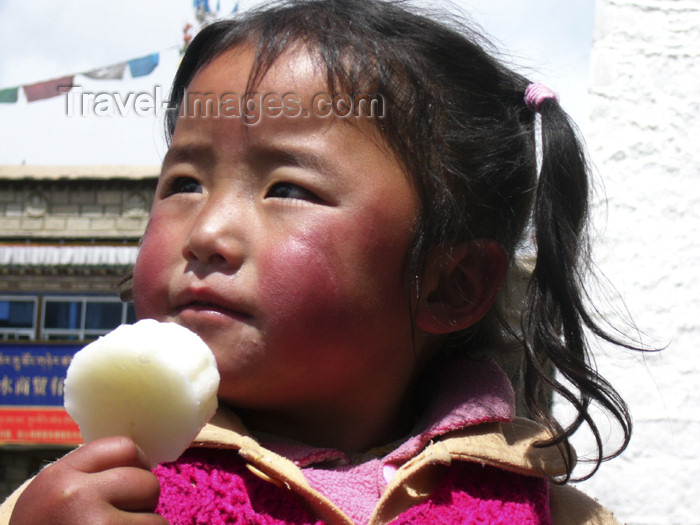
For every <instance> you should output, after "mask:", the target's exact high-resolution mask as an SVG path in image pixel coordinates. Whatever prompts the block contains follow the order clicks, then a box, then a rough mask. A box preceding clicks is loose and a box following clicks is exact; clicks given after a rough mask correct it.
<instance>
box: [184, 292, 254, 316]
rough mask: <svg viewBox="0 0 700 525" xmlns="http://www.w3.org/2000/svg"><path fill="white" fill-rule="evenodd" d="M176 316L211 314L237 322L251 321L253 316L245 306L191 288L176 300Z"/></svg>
mask: <svg viewBox="0 0 700 525" xmlns="http://www.w3.org/2000/svg"><path fill="white" fill-rule="evenodd" d="M175 312H176V314H178V315H180V314H186V313H187V312H192V313H195V314H205V315H206V314H209V315H212V314H213V315H218V316H226V317H230V318H234V319H237V320H250V319H251V318H252V315H251V314H250V313H249V311H248V309H247V308H246V307H244V306H243V305H241V304H239V303H237V302H235V301H231V300H228V299H226V298H223V297H221V296H220V295H218V294H216V293H214V292H212V291H211V290H208V289H203V288H196V289H195V288H189V289H187V290H186V291H185V292H184V293H183V294H181V295H180V296H179V297H178V298H177V300H176V308H175Z"/></svg>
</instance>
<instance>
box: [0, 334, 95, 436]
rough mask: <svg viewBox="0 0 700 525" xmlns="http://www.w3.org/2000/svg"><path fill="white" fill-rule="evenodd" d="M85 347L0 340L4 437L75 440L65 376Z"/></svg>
mask: <svg viewBox="0 0 700 525" xmlns="http://www.w3.org/2000/svg"><path fill="white" fill-rule="evenodd" d="M80 348H81V347H80V346H77V345H60V344H17V343H12V344H8V343H3V344H0V443H36V444H77V443H80V442H82V439H81V437H80V432H79V431H78V427H77V425H76V424H75V423H74V422H73V421H72V420H71V418H70V417H69V416H68V414H66V412H65V410H64V409H63V381H64V379H65V376H66V371H67V369H68V365H69V364H70V362H71V360H72V359H73V355H74V354H75V352H77V351H78V350H79V349H80Z"/></svg>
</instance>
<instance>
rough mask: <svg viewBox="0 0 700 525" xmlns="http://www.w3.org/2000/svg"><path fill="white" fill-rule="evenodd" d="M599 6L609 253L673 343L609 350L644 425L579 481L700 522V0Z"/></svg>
mask: <svg viewBox="0 0 700 525" xmlns="http://www.w3.org/2000/svg"><path fill="white" fill-rule="evenodd" d="M596 9H597V11H596V26H595V37H594V46H593V53H592V59H591V82H590V86H591V89H590V100H589V107H590V111H591V115H590V126H589V127H588V133H587V142H588V145H589V149H590V152H591V156H592V158H593V161H594V163H595V165H596V167H597V169H598V172H599V178H600V179H601V180H602V184H603V185H604V192H605V194H606V195H607V198H608V201H607V206H605V205H603V204H602V195H601V197H600V202H599V205H598V206H597V217H598V219H599V220H598V224H602V225H604V226H605V228H604V229H603V230H602V231H600V232H599V233H600V235H601V236H604V238H603V240H602V241H601V242H599V243H598V250H597V254H598V260H599V265H600V267H601V268H602V270H603V273H604V274H605V275H606V276H607V277H608V278H609V279H610V280H611V281H612V282H613V283H614V284H615V286H616V287H617V290H618V291H619V292H620V293H621V294H622V296H623V297H624V299H625V303H626V305H627V307H628V308H629V310H630V313H631V315H632V316H633V318H634V320H635V322H636V324H637V326H638V327H639V328H640V330H641V331H643V332H646V333H647V334H649V335H650V336H651V337H647V339H646V340H647V342H649V343H650V344H653V345H666V344H667V345H668V347H667V348H666V349H665V350H664V351H663V352H661V353H660V354H658V355H655V356H647V357H646V358H645V359H642V358H639V357H629V355H628V354H627V355H625V356H624V357H620V355H619V354H620V352H613V351H612V350H610V349H605V350H604V351H603V352H600V354H601V355H599V357H598V359H597V360H598V364H599V368H600V370H601V371H602V372H603V374H604V375H605V376H606V377H607V378H609V379H610V380H611V382H612V383H613V385H615V386H616V387H618V389H619V391H620V392H621V394H622V395H623V397H624V398H625V399H626V400H627V402H628V403H629V405H630V408H631V411H632V415H633V418H634V424H635V428H634V434H633V439H632V443H631V445H630V447H629V448H628V450H627V451H626V452H625V453H624V455H623V456H622V457H620V458H618V459H616V460H613V461H612V462H610V463H606V464H605V465H604V466H603V468H602V470H601V471H600V472H599V473H598V474H597V475H596V476H595V477H594V478H593V479H592V480H590V481H587V482H585V483H583V484H581V485H580V488H582V489H583V490H584V491H585V492H587V493H589V494H591V495H594V496H596V497H598V499H599V500H601V501H602V502H603V503H604V504H605V505H606V506H608V507H610V508H611V509H613V510H615V513H616V515H617V516H618V518H619V519H621V520H622V521H625V522H627V523H629V524H664V525H668V524H683V525H687V524H700V1H698V0H597V4H596ZM618 307H619V303H618ZM605 312H606V314H607V315H608V316H612V315H613V313H612V309H607V310H605ZM613 354H615V355H613ZM575 443H576V445H577V449H581V450H585V448H586V446H587V445H588V444H589V443H587V442H586V440H585V439H584V440H578V442H575Z"/></svg>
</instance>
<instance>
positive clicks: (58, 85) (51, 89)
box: [22, 75, 73, 102]
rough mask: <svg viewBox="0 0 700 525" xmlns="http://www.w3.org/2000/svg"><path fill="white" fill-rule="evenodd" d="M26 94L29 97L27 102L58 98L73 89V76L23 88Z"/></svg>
mask: <svg viewBox="0 0 700 525" xmlns="http://www.w3.org/2000/svg"><path fill="white" fill-rule="evenodd" d="M22 87H23V88H24V94H25V96H26V97H27V102H34V101H35V100H43V99H45V98H51V97H57V96H58V95H60V94H62V93H66V92H68V91H69V90H70V88H72V87H73V75H69V76H67V77H61V78H54V79H53V80H46V81H45V82H37V83H36V84H29V85H26V86H22Z"/></svg>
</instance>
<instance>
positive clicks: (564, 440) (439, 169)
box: [166, 0, 631, 479]
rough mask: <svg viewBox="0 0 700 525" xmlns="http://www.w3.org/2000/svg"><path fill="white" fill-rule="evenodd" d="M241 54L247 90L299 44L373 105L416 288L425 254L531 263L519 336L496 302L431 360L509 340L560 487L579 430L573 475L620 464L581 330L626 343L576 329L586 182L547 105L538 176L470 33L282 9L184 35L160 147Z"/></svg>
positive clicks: (359, 15)
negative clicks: (248, 56) (460, 248)
mask: <svg viewBox="0 0 700 525" xmlns="http://www.w3.org/2000/svg"><path fill="white" fill-rule="evenodd" d="M242 44H247V45H250V46H251V48H252V49H254V50H255V53H256V59H255V65H254V69H253V71H252V72H251V76H250V83H249V86H250V87H252V88H254V86H255V84H256V82H257V81H259V79H260V78H262V76H263V75H264V74H265V73H266V71H267V70H268V69H269V67H270V66H271V65H272V64H273V63H274V61H275V60H276V59H277V58H278V57H279V56H280V55H281V54H283V53H284V52H285V50H289V49H290V48H291V47H292V46H294V45H303V46H306V47H307V48H308V50H309V51H310V52H311V54H312V55H313V56H315V58H317V59H318V60H319V64H321V67H323V68H325V74H326V77H327V84H328V87H329V89H330V90H332V91H334V92H335V93H339V92H341V91H343V92H347V93H375V94H379V95H380V98H381V101H382V118H375V119H373V120H372V123H373V124H374V125H375V126H376V127H377V129H378V130H379V131H380V133H381V135H382V137H383V139H384V140H386V142H387V144H388V145H389V146H390V147H391V148H392V150H393V151H394V152H395V153H396V155H397V158H398V159H399V160H400V162H402V163H403V165H404V167H405V170H406V172H407V174H408V175H409V177H410V179H411V181H412V182H413V184H414V185H415V188H416V191H417V192H418V194H419V196H420V199H421V210H420V217H419V221H418V225H417V228H416V236H415V240H414V244H413V249H412V251H411V254H410V256H409V261H408V263H407V276H408V277H409V278H411V279H415V276H416V275H420V274H421V269H422V265H423V262H424V257H425V255H426V254H427V253H428V251H430V250H431V249H434V248H436V247H437V248H440V247H444V248H445V249H447V250H449V247H451V246H456V245H457V244H459V243H463V242H466V241H469V240H472V239H478V238H487V239H493V240H496V241H498V242H499V243H500V244H501V245H502V246H503V247H504V249H505V251H506V252H507V254H508V256H509V258H510V262H511V266H512V267H513V268H515V267H516V266H517V257H516V252H517V251H518V249H519V247H521V246H522V245H523V244H524V243H527V242H532V244H533V245H534V248H535V250H536V263H535V265H534V269H533V270H532V272H531V274H529V277H528V278H529V284H528V285H527V288H526V290H525V291H524V292H523V293H524V297H523V298H521V299H522V302H519V303H518V310H519V311H520V312H522V316H521V322H520V327H519V328H516V329H514V328H513V326H512V323H509V322H508V319H507V317H508V315H507V311H506V306H507V305H504V304H503V303H502V302H501V303H497V304H496V305H495V306H494V307H493V308H492V309H491V311H490V312H489V314H487V317H486V318H485V319H484V320H482V321H481V322H480V323H478V325H477V326H476V327H473V328H472V329H470V330H468V331H466V332H463V333H457V334H453V335H451V336H450V339H449V341H448V344H447V346H449V347H450V348H451V349H452V351H454V349H464V350H467V351H469V350H473V349H477V348H479V347H481V346H489V347H494V348H503V349H504V350H503V352H507V350H506V349H505V348H506V347H507V343H508V342H509V341H511V342H512V340H513V339H514V338H515V339H517V341H518V348H520V351H521V355H522V357H521V359H520V360H519V363H520V364H521V366H519V367H518V369H519V370H518V372H517V374H516V377H514V379H515V381H516V383H519V384H521V385H522V403H523V405H524V411H525V412H526V413H527V414H528V415H529V416H530V417H532V418H534V419H535V420H537V421H539V422H540V423H542V424H543V425H545V426H546V427H547V428H548V429H549V430H550V431H551V434H552V436H553V437H552V439H550V440H548V441H547V442H543V443H542V444H541V445H542V446H550V445H558V446H559V448H560V450H561V452H562V455H563V456H564V459H565V461H566V462H567V465H568V474H567V476H566V479H568V478H569V476H570V475H571V472H572V470H573V467H574V462H575V458H573V457H572V452H571V448H570V447H568V439H569V437H570V436H571V435H572V434H573V433H574V432H575V431H576V430H577V429H578V428H579V427H580V426H581V425H582V424H584V423H585V424H587V425H588V426H589V427H590V429H591V430H592V433H593V435H594V437H595V439H596V442H597V445H598V452H597V456H596V459H595V466H594V468H593V469H592V470H593V471H592V472H591V473H590V474H589V475H592V474H593V472H595V470H596V469H597V468H598V466H599V464H600V462H601V461H603V460H604V459H607V458H609V457H613V456H615V455H617V454H619V453H620V452H621V451H622V450H624V448H625V447H626V446H627V444H628V442H629V439H630V436H631V419H630V415H629V412H628V409H627V407H626V405H625V403H624V401H623V400H622V399H621V398H620V396H619V395H618V394H617V392H616V391H615V389H614V388H613V387H612V386H611V385H610V384H609V383H607V382H606V381H605V380H604V379H603V378H602V377H601V376H600V375H599V374H598V373H597V372H596V371H595V369H594V368H593V365H592V359H591V356H590V351H589V348H588V343H587V339H586V336H585V331H590V332H592V333H593V334H594V335H595V336H598V337H600V338H602V339H604V340H607V341H611V342H613V343H615V344H618V345H622V346H627V345H625V343H623V342H622V341H621V340H620V339H618V338H617V337H615V336H613V335H611V333H610V331H606V330H605V329H603V327H602V326H601V324H600V323H599V322H597V321H596V320H595V319H594V318H593V317H592V315H591V311H592V307H591V306H589V301H588V300H587V297H586V294H585V292H584V288H583V276H584V271H585V270H586V269H587V261H588V260H589V254H588V241H587V239H588V232H587V223H588V201H589V168H588V164H587V161H586V157H585V154H584V149H583V147H582V144H581V141H580V139H579V137H578V134H577V131H576V128H575V127H574V126H573V124H572V123H571V122H570V120H569V118H568V116H567V115H566V113H565V112H564V110H563V109H562V108H561V106H560V105H559V103H558V102H557V100H556V99H547V100H545V101H544V102H543V103H542V105H541V108H540V114H541V119H540V126H541V152H540V156H541V157H540V163H541V166H540V168H539V170H538V148H537V133H538V131H537V128H538V126H537V116H536V114H535V113H534V112H533V111H532V110H530V109H528V108H527V106H526V104H525V102H524V98H523V97H524V92H525V89H526V88H527V86H528V85H529V84H530V81H529V80H528V79H527V78H525V77H524V76H522V75H521V74H518V73H516V72H514V71H513V70H512V69H510V68H509V67H507V66H506V65H504V64H503V63H502V61H500V60H499V59H497V58H495V56H496V55H495V52H494V51H493V50H492V48H491V46H490V44H489V43H488V42H487V41H486V40H485V39H484V38H483V37H482V36H481V35H480V34H479V32H477V31H475V30H474V29H472V28H470V26H468V25H465V24H463V23H461V22H460V23H459V24H458V23H456V22H454V21H452V20H450V21H439V20H438V19H437V18H434V17H433V16H432V15H431V16H425V15H424V14H422V13H420V12H419V11H418V9H417V8H416V7H415V6H413V7H411V6H409V5H407V4H403V3H401V2H391V1H382V0H289V1H282V2H278V3H274V4H271V5H268V6H264V7H261V8H257V9H253V10H251V11H248V12H245V13H243V14H240V15H237V16H236V17H234V18H232V19H228V20H222V21H218V22H215V23H212V24H211V25H208V26H207V27H205V28H203V29H202V30H201V31H200V32H199V33H198V34H197V36H196V37H195V38H194V39H193V41H192V42H191V44H190V45H189V47H188V49H187V50H186V52H185V54H184V57H183V59H182V63H181V65H180V68H179V69H178V72H177V74H176V76H175V79H174V84H173V88H172V93H171V98H170V101H169V111H168V112H167V114H166V134H167V136H168V139H171V138H172V135H173V133H174V130H175V126H176V124H177V118H178V114H179V111H180V109H181V108H180V104H181V103H182V100H183V94H184V93H185V91H186V89H187V87H188V85H189V83H190V81H191V80H192V78H193V77H194V75H195V74H196V73H197V72H198V71H199V70H200V69H202V68H203V67H204V66H206V65H207V64H208V63H210V62H211V61H212V60H213V59H214V58H216V57H218V56H220V55H221V54H222V53H223V52H225V51H227V50H229V49H231V48H234V47H236V46H239V45H242ZM419 284H420V283H415V282H413V281H411V284H410V286H413V285H419ZM412 289H413V288H412ZM509 291H510V290H508V289H505V290H503V296H504V297H505V295H506V294H507V293H508V292H509ZM412 293H413V292H412ZM554 371H556V372H557V373H554ZM552 392H554V393H556V395H558V396H560V397H562V398H563V399H564V400H565V401H566V402H568V403H570V404H571V405H572V406H573V408H574V409H575V412H576V417H575V418H574V420H573V421H572V422H571V423H569V424H568V425H566V426H562V425H561V424H560V423H559V422H557V420H556V419H555V418H554V417H553V416H552V414H551V396H552ZM592 403H593V404H597V405H599V406H601V407H602V408H603V410H604V411H605V412H607V413H608V414H609V415H611V416H612V418H613V419H614V420H615V421H616V422H617V423H618V424H619V426H620V427H621V429H622V433H623V441H622V444H621V445H620V446H619V447H618V448H617V449H616V450H614V451H613V452H612V453H611V454H609V455H607V456H606V454H605V452H604V451H603V448H604V447H603V440H602V437H601V433H600V431H599V429H598V427H597V425H596V423H595V421H594V420H593V419H592V418H591V415H590V413H589V408H590V405H591V404H592ZM586 477H588V476H586Z"/></svg>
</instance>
